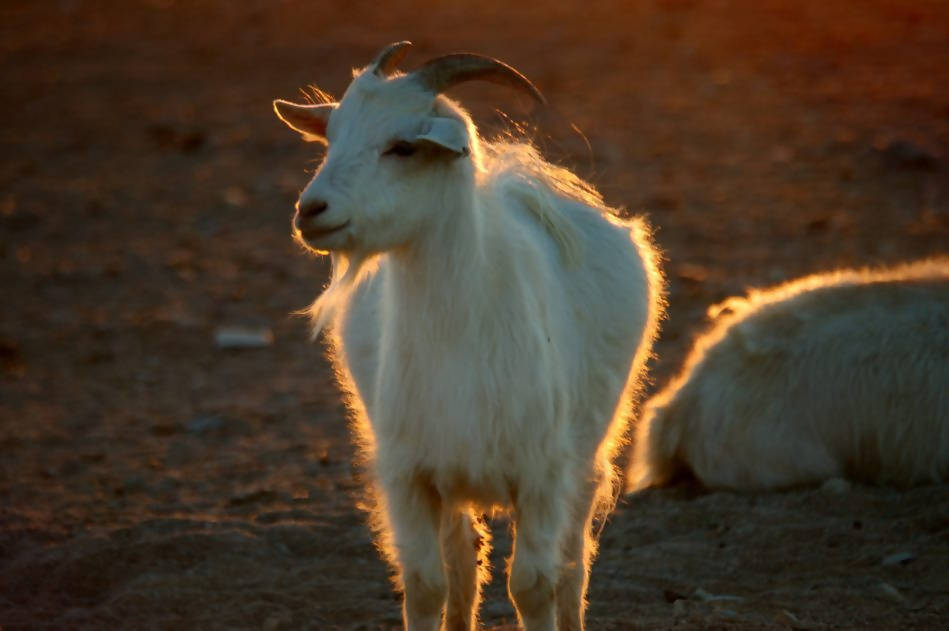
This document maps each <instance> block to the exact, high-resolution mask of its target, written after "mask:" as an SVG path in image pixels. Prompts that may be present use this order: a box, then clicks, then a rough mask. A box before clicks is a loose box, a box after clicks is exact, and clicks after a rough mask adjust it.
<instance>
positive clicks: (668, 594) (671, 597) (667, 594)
mask: <svg viewBox="0 0 949 631" xmlns="http://www.w3.org/2000/svg"><path fill="white" fill-rule="evenodd" d="M662 599H663V600H665V601H666V602H667V603H675V601H677V600H685V599H686V596H685V594H680V593H679V592H676V591H673V590H671V589H664V590H662Z"/></svg>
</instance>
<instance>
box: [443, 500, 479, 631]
mask: <svg viewBox="0 0 949 631" xmlns="http://www.w3.org/2000/svg"><path fill="white" fill-rule="evenodd" d="M441 534H442V548H443V550H442V553H443V554H444V555H445V561H446V565H447V566H448V606H447V607H446V610H445V630H446V631H470V630H471V629H473V628H475V621H476V620H477V611H478V601H479V599H480V587H481V584H482V583H484V582H485V580H486V579H487V578H488V572H489V569H488V551H489V550H490V547H491V544H490V533H489V532H488V530H487V529H486V528H485V527H484V525H483V524H481V523H479V522H477V521H476V520H475V519H474V518H473V517H472V516H471V514H470V513H469V512H468V511H466V510H458V509H454V510H453V509H450V508H446V509H445V510H444V511H443V512H442V533H441Z"/></svg>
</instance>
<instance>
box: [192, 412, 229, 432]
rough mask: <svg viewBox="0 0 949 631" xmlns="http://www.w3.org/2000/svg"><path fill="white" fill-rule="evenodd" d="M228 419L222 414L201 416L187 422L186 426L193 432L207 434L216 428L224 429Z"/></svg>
mask: <svg viewBox="0 0 949 631" xmlns="http://www.w3.org/2000/svg"><path fill="white" fill-rule="evenodd" d="M226 424H227V421H226V420H224V419H223V418H221V417H220V416H199V417H198V418H196V419H192V420H190V421H188V422H187V423H186V424H185V427H186V428H187V429H188V431H189V432H191V433H192V434H206V433H208V432H213V431H215V430H219V429H222V428H223V427H224V426H225V425H226Z"/></svg>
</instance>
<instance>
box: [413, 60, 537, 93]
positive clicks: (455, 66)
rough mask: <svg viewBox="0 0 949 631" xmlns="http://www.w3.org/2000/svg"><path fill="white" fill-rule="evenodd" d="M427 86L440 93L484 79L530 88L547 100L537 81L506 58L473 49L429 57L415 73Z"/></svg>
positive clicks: (519, 88)
mask: <svg viewBox="0 0 949 631" xmlns="http://www.w3.org/2000/svg"><path fill="white" fill-rule="evenodd" d="M412 76H414V77H415V78H416V79H417V80H418V81H419V82H420V83H421V84H422V85H423V86H425V88H427V89H428V90H431V91H432V92H434V93H436V94H438V93H441V92H444V91H445V90H447V89H448V88H450V87H452V86H454V85H457V84H459V83H462V82H463V81H473V80H475V79H481V80H484V81H491V82H493V83H499V84H501V85H506V86H508V87H511V88H514V89H516V90H520V91H521V92H526V93H527V94H529V95H530V96H531V97H532V98H534V99H535V100H536V101H537V102H538V103H541V104H545V103H546V102H547V101H546V99H544V95H543V94H541V93H540V90H538V89H537V88H536V87H535V86H534V84H533V83H531V82H530V81H529V80H528V79H527V77H525V76H524V75H522V74H521V73H519V72H518V71H517V70H515V69H514V68H512V67H511V66H509V65H507V64H506V63H504V62H503V61H498V60H497V59H493V58H491V57H484V56H482V55H474V54H472V53H455V54H452V55H445V56H443V57H436V58H435V59H432V60H431V61H427V62H426V63H425V65H423V66H422V67H421V68H419V69H418V70H416V71H414V72H413V73H412Z"/></svg>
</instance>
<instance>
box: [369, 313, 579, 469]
mask: <svg viewBox="0 0 949 631" xmlns="http://www.w3.org/2000/svg"><path fill="white" fill-rule="evenodd" d="M424 333H427V334H424ZM382 342H383V345H382V346H381V350H382V353H381V354H380V364H379V371H378V373H377V374H376V383H375V388H374V389H373V390H374V392H373V397H372V399H373V400H372V401H371V402H367V404H368V405H367V409H368V412H369V417H370V423H371V425H372V427H373V431H374V432H375V433H376V435H377V438H378V442H379V444H380V447H381V448H382V449H388V450H390V451H395V452H398V453H399V454H401V455H400V457H401V458H402V459H404V460H405V461H406V462H415V463H416V464H418V465H419V466H425V467H428V468H431V469H432V470H434V471H441V472H443V473H445V475H449V474H451V473H450V472H455V473H456V474H458V475H461V477H463V478H474V479H473V480H472V483H473V484H475V485H477V484H478V482H477V479H478V478H479V477H484V476H487V477H490V476H492V475H494V474H495V473H501V472H503V470H504V469H505V468H506V463H510V462H518V461H523V454H522V453H521V451H523V450H525V449H536V448H537V447H538V446H540V445H541V444H546V443H548V442H549V443H552V444H556V443H560V442H564V435H565V431H566V428H565V416H566V414H565V412H566V410H565V408H566V407H567V405H566V403H565V402H564V400H563V397H564V396H565V393H566V392H567V387H566V384H565V383H562V382H563V379H562V378H561V377H560V376H558V375H560V373H562V372H563V371H562V370H561V371H560V372H558V371H556V370H552V368H553V367H555V366H558V362H557V361H556V359H555V353H553V351H552V345H551V344H550V343H549V342H548V335H547V333H546V332H545V331H543V330H541V329H536V330H535V329H529V330H527V331H526V332H523V333H522V335H521V336H520V338H519V339H512V338H510V337H508V338H505V337H504V336H503V335H494V336H487V335H481V336H470V337H469V336H466V335H465V334H464V333H459V334H458V335H457V336H455V337H454V338H451V337H449V336H447V335H443V334H441V333H440V332H438V331H427V332H423V334H422V335H419V336H408V335H401V336H398V337H396V338H393V339H386V336H385V335H384V336H383V340H382ZM386 342H389V344H388V345H387V344H386ZM560 367H561V368H562V364H560ZM551 448H553V447H551Z"/></svg>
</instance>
